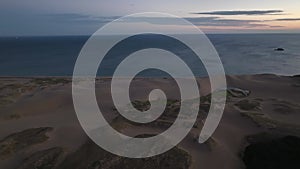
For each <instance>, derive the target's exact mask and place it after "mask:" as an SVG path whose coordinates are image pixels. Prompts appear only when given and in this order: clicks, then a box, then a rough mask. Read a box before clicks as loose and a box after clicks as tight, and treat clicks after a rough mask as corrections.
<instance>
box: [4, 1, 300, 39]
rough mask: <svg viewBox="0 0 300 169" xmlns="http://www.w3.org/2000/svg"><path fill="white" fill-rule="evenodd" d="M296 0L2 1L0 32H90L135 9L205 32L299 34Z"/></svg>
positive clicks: (48, 33) (133, 11) (38, 34)
mask: <svg viewBox="0 0 300 169" xmlns="http://www.w3.org/2000/svg"><path fill="white" fill-rule="evenodd" d="M299 7H300V1H299V0H285V1H283V0H263V1H262V0H251V1H244V0H226V1H225V0H209V1H201V0H169V1H167V0H144V1H143V0H85V1H84V0H22V1H20V0H1V1H0V20H1V22H0V36H56V35H91V34H93V33H94V32H95V31H96V30H98V29H99V28H100V27H102V26H103V25H105V24H106V23H108V22H110V21H112V20H114V19H117V18H119V17H122V16H124V15H129V14H133V13H140V12H163V13H169V14H172V15H177V16H179V17H182V18H185V19H187V20H188V21H190V22H192V23H193V24H195V25H196V26H198V27H199V28H200V29H201V30H203V31H204V32H206V33H300V10H299Z"/></svg>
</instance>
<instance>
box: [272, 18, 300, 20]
mask: <svg viewBox="0 0 300 169" xmlns="http://www.w3.org/2000/svg"><path fill="white" fill-rule="evenodd" d="M274 21H300V18H281V19H275V20H274Z"/></svg>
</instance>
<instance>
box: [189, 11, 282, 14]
mask: <svg viewBox="0 0 300 169" xmlns="http://www.w3.org/2000/svg"><path fill="white" fill-rule="evenodd" d="M283 12H284V11H282V10H236V11H211V12H198V13H193V14H205V15H279V14H282V13H283Z"/></svg>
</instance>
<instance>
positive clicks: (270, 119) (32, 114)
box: [0, 74, 300, 169]
mask: <svg viewBox="0 0 300 169" xmlns="http://www.w3.org/2000/svg"><path fill="white" fill-rule="evenodd" d="M70 80H71V79H70V78H68V77H60V78H59V77H52V78H43V79H41V78H29V77H28V78H18V77H14V78H12V77H2V78H0V147H1V145H4V146H6V148H7V146H11V147H9V148H11V149H10V150H12V151H11V152H10V153H6V154H4V155H2V156H1V157H0V168H1V169H2V168H3V169H15V168H22V167H23V168H26V167H24V166H25V165H26V166H30V165H31V164H28V163H29V162H32V161H34V160H39V158H38V155H39V154H40V156H41V158H42V157H43V159H44V162H45V164H47V163H51V165H50V164H49V166H52V168H55V167H57V168H60V167H61V166H60V165H61V164H63V163H65V162H66V161H64V160H65V158H66V157H67V159H68V162H70V159H71V160H72V157H73V156H74V155H73V156H72V154H74V153H76V151H77V150H79V149H80V147H82V146H83V145H85V144H86V143H87V142H89V138H88V137H87V136H86V134H85V133H84V131H83V130H82V128H81V126H80V124H79V122H78V119H77V117H76V113H75V111H74V108H73V101H72V93H71V83H70ZM197 81H198V83H199V84H200V93H201V95H202V96H205V95H208V94H209V93H210V85H209V81H208V78H199V79H197ZM109 82H110V78H101V79H98V80H97V81H96V94H97V99H98V101H101V103H100V106H101V110H102V111H103V112H104V113H105V117H106V119H107V120H108V121H109V122H112V123H114V125H115V126H117V128H118V130H120V131H121V132H123V133H126V134H128V135H132V136H136V135H139V134H157V133H159V132H161V131H164V130H165V128H164V127H163V125H161V124H158V123H156V124H155V125H145V126H144V125H138V126H136V125H135V124H131V123H128V122H126V121H124V120H121V121H118V120H115V119H116V118H117V117H119V116H120V115H119V114H118V112H117V111H115V110H114V106H113V104H112V102H111V100H110V99H108V98H110V97H111V96H110V92H109V91H110V90H109V89H110V88H109V86H110V83H109ZM227 83H228V86H229V87H234V88H240V89H244V90H249V91H251V94H250V95H249V96H246V97H241V98H239V97H231V98H229V99H228V100H227V103H226V108H225V112H224V114H223V118H222V120H221V122H220V124H219V126H218V128H217V130H216V131H215V133H214V134H213V136H212V138H211V139H210V140H209V141H208V142H206V143H204V144H199V143H198V142H197V141H195V138H197V136H198V134H199V132H200V131H201V121H202V120H204V119H203V117H199V119H198V120H197V122H198V123H199V124H200V125H199V126H198V127H197V128H193V129H192V131H191V132H190V133H189V135H188V136H187V137H186V138H185V139H184V140H183V141H182V142H181V143H180V144H179V145H178V146H177V148H178V149H179V150H180V151H179V152H181V150H183V151H184V152H187V153H188V154H189V155H190V158H191V159H190V161H189V162H188V161H184V164H187V163H189V168H191V169H198V168H207V169H214V168H216V169H220V168H222V169H241V168H245V164H244V163H243V161H242V156H243V150H244V148H245V147H246V146H247V145H249V144H250V143H249V142H248V141H247V139H246V138H247V136H250V135H257V134H259V133H263V132H267V133H273V134H275V135H295V136H300V111H299V110H300V95H299V93H300V77H288V76H277V75H271V74H263V75H241V76H227ZM155 88H161V89H162V90H163V91H165V93H166V95H167V96H168V98H169V99H171V100H176V99H179V93H178V90H177V89H178V88H177V86H176V84H175V82H174V81H173V80H172V79H165V78H137V79H135V80H134V81H133V83H132V88H131V99H132V100H140V101H146V99H147V98H148V93H149V91H151V90H152V89H155ZM176 91H177V92H176ZM241 101H242V102H241ZM249 102H250V103H251V102H255V103H257V104H256V105H255V106H254V107H251V106H250V107H249V105H248V103H249ZM239 103H240V104H239ZM242 103H244V104H245V103H246V104H247V105H243V106H244V107H243V106H241V104H242ZM245 106H246V107H247V106H248V107H247V108H248V109H247V108H246V109H245ZM200 113H203V112H200ZM166 118H168V117H166ZM167 120H171V118H170V119H167ZM40 127H47V128H48V127H49V128H51V129H52V130H49V131H47V132H45V133H44V134H45V136H46V137H47V139H44V140H42V141H40V142H34V143H32V144H26V145H24V146H21V147H15V144H12V143H11V142H14V141H15V140H11V139H8V138H10V137H8V136H10V135H12V134H14V136H15V137H14V139H16V138H18V136H19V135H20V133H22V131H24V130H28V129H36V128H40ZM30 131H31V130H30ZM29 135H30V134H29ZM43 138H44V137H43ZM28 139H30V138H28ZM16 140H18V139H16ZM22 140H23V142H24V141H25V142H26V136H25V139H24V138H23V137H22ZM22 140H21V141H19V142H20V143H19V144H23V143H22ZM29 141H30V140H29ZM27 142H28V140H27ZM2 150H3V149H1V148H0V151H2ZM52 150H55V151H54V153H53V151H52ZM58 150H62V151H63V153H57V152H60V151H58ZM47 153H48V154H50V155H52V154H59V158H58V157H57V158H50V157H49V156H50V155H47ZM85 153H89V152H85ZM106 153H107V152H106ZM0 154H1V152H0ZM32 154H33V155H34V157H35V158H32V159H28V157H30V156H32ZM108 154H109V153H108ZM183 154H184V153H183ZM56 156H58V155H56ZM77 156H78V152H77ZM45 157H47V158H46V160H45ZM79 157H80V156H79ZM164 157H165V156H164ZM167 157H169V156H167ZM170 157H172V155H170ZM77 158H78V157H77ZM158 158H159V157H158ZM165 158H166V157H165ZM26 159H27V160H26ZM47 159H51V160H47ZM118 159H119V158H118ZM73 160H76V159H73ZM77 160H80V159H77ZM119 160H120V159H119ZM182 160H187V159H182ZM120 161H121V162H119V163H120V164H122V165H124V163H125V162H127V161H126V160H122V159H121V160H120ZM135 162H136V161H131V163H135ZM33 163H34V162H33ZM86 163H88V162H86ZM119 163H118V164H119ZM137 164H138V163H137ZM106 166H108V168H109V166H110V165H109V164H106ZM178 166H180V165H178ZM98 167H99V166H98ZM114 167H116V166H114ZM74 168H76V166H74ZM77 168H80V167H78V166H77ZM94 168H95V167H94ZM111 168H113V165H111Z"/></svg>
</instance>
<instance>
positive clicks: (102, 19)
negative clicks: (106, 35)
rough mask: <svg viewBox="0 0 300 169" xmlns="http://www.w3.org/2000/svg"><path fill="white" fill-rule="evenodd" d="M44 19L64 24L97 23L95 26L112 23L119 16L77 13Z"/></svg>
mask: <svg viewBox="0 0 300 169" xmlns="http://www.w3.org/2000/svg"><path fill="white" fill-rule="evenodd" d="M42 17H44V19H46V20H50V21H53V22H64V23H70V22H72V23H73V22H75V23H87V24H88V23H90V24H91V23H95V24H103V23H108V22H111V21H113V20H115V19H117V18H119V17H118V16H92V15H85V14H77V13H60V14H49V15H43V16H42Z"/></svg>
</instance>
